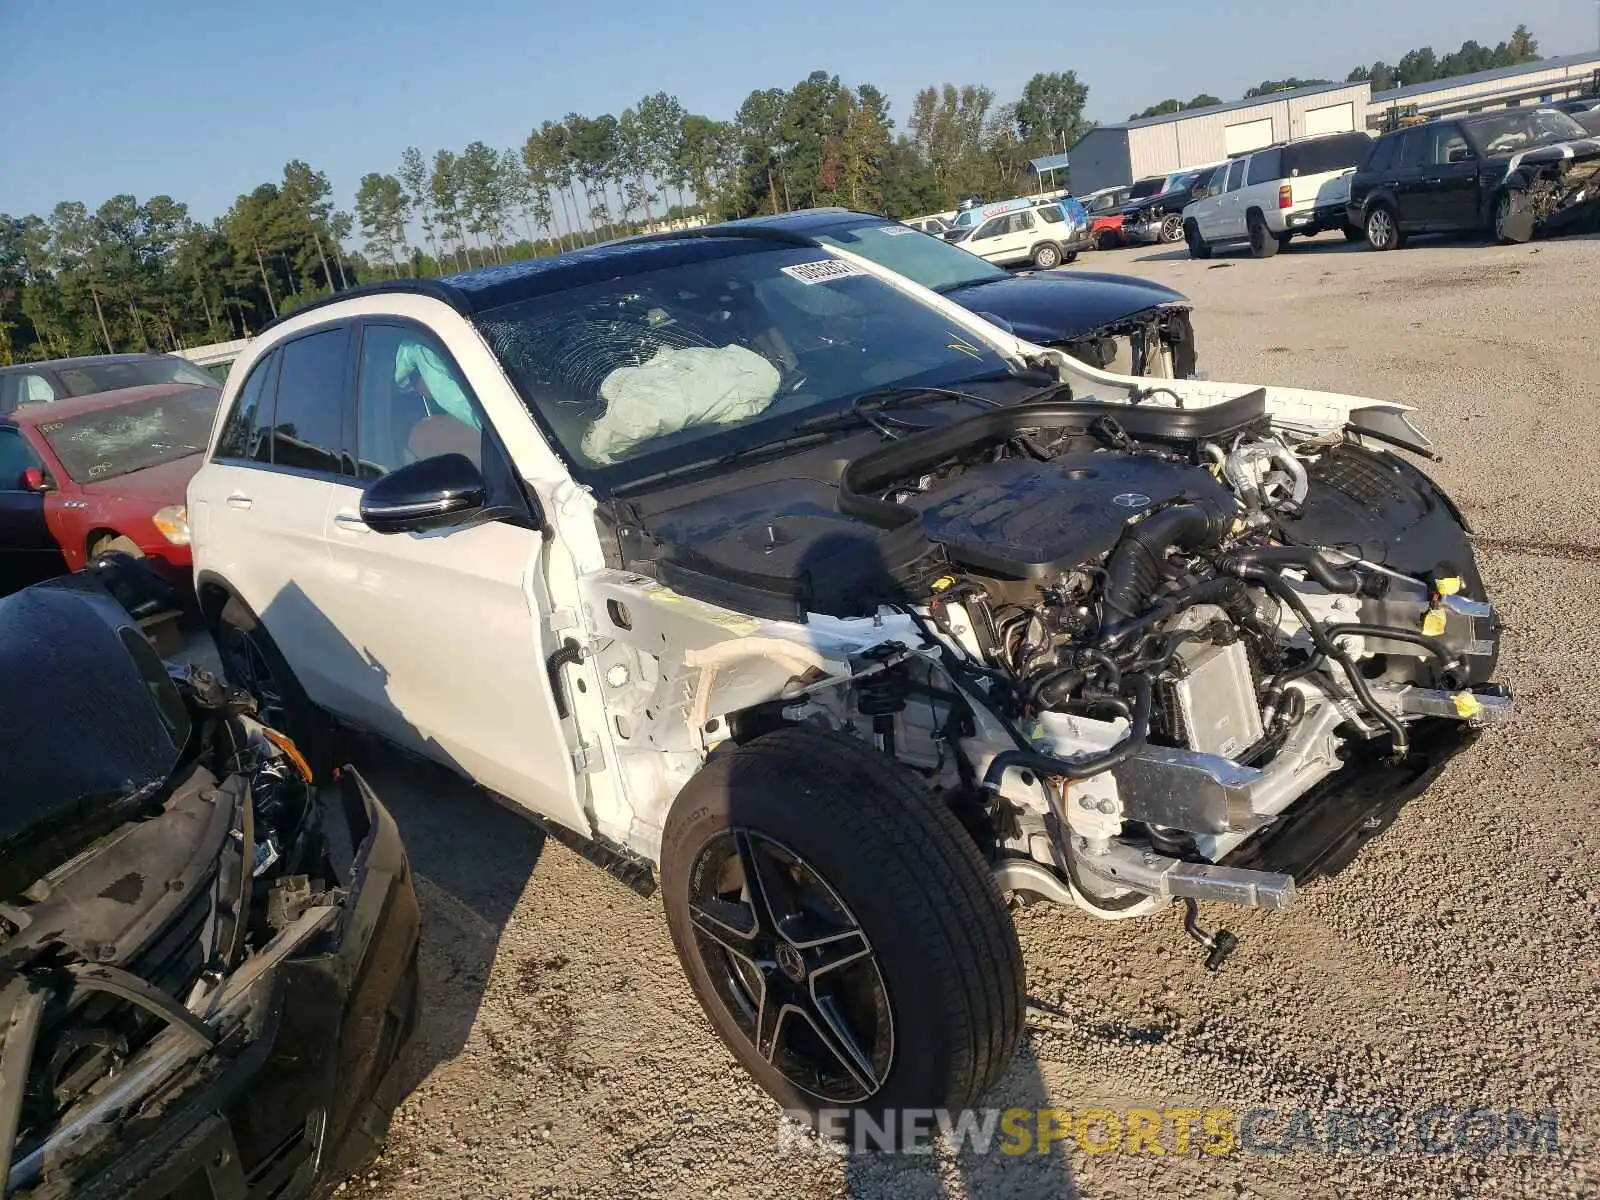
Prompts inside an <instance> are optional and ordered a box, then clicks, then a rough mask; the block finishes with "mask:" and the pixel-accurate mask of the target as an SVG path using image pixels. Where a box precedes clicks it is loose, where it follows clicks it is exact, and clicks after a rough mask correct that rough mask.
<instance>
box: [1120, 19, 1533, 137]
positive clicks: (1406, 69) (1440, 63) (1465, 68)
mask: <svg viewBox="0 0 1600 1200" xmlns="http://www.w3.org/2000/svg"><path fill="white" fill-rule="evenodd" d="M1538 57H1539V43H1538V42H1537V41H1536V40H1535V39H1534V37H1533V35H1532V34H1531V33H1529V32H1528V27H1527V26H1526V25H1518V26H1517V27H1516V29H1514V30H1512V32H1511V37H1510V38H1508V39H1507V40H1506V41H1503V42H1501V43H1499V44H1498V45H1496V46H1494V47H1489V46H1482V45H1479V44H1478V43H1477V42H1474V41H1466V42H1462V43H1461V49H1459V50H1457V51H1455V52H1454V53H1451V54H1445V55H1442V56H1441V55H1438V54H1435V53H1434V51H1433V47H1432V46H1422V47H1419V48H1418V49H1416V50H1410V51H1407V52H1406V54H1405V55H1404V56H1403V57H1402V58H1401V59H1400V61H1399V62H1398V63H1396V64H1395V65H1394V66H1392V67H1391V66H1390V65H1389V64H1388V63H1386V62H1384V61H1382V60H1381V59H1380V60H1379V61H1377V62H1375V63H1373V64H1372V65H1371V66H1362V67H1356V68H1354V69H1353V70H1351V72H1350V73H1349V74H1348V75H1346V76H1345V77H1344V78H1345V82H1346V83H1370V84H1371V85H1372V90H1373V91H1375V92H1385V91H1388V90H1389V89H1390V88H1396V87H1405V86H1409V85H1410V84H1413V83H1433V82H1434V81H1435V80H1439V79H1454V78H1455V77H1456V76H1458V75H1471V74H1473V73H1474V72H1476V71H1488V70H1492V69H1493V68H1495V67H1514V66H1517V65H1519V64H1521V63H1527V62H1534V61H1536V60H1537V59H1538ZM1332 82H1333V80H1331V79H1300V78H1297V77H1295V76H1290V77H1289V78H1287V79H1263V80H1262V81H1261V82H1260V83H1258V84H1256V86H1255V87H1253V88H1250V89H1249V90H1248V91H1246V92H1245V94H1244V96H1243V97H1242V98H1243V99H1245V100H1254V99H1255V98H1256V97H1257V96H1270V95H1271V94H1272V93H1274V92H1287V91H1292V90H1293V89H1295V88H1302V87H1317V86H1319V85H1321V84H1325V83H1332ZM1221 103H1222V101H1221V100H1219V99H1218V98H1217V97H1215V96H1213V95H1210V94H1209V93H1204V92H1203V93H1201V94H1200V95H1198V96H1195V97H1194V98H1193V99H1191V100H1178V99H1175V98H1174V99H1169V100H1163V101H1162V102H1161V103H1160V104H1152V105H1151V106H1150V107H1149V108H1147V109H1145V110H1144V111H1143V112H1136V113H1133V114H1131V115H1130V116H1129V117H1128V120H1130V121H1139V120H1143V119H1144V118H1145V117H1158V116H1165V115H1167V114H1168V113H1176V112H1184V111H1186V110H1188V109H1191V108H1210V107H1211V106H1212V105H1216V104H1221Z"/></svg>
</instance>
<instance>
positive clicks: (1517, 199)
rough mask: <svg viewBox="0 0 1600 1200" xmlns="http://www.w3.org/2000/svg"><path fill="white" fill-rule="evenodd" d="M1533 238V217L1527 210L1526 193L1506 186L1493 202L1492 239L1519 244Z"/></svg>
mask: <svg viewBox="0 0 1600 1200" xmlns="http://www.w3.org/2000/svg"><path fill="white" fill-rule="evenodd" d="M1532 238H1533V217H1532V215H1531V214H1530V213H1529V211H1528V194H1527V193H1526V192H1524V191H1522V190H1520V189H1518V188H1507V189H1506V190H1505V191H1503V192H1501V193H1500V195H1499V196H1498V197H1497V198H1496V199H1495V202H1494V240H1495V241H1497V242H1499V243H1501V244H1502V245H1506V246H1519V245H1522V244H1523V243H1524V242H1527V241H1530V240H1532Z"/></svg>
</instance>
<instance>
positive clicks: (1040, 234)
mask: <svg viewBox="0 0 1600 1200" xmlns="http://www.w3.org/2000/svg"><path fill="white" fill-rule="evenodd" d="M944 236H945V240H946V241H949V242H954V243H955V244H956V245H958V246H960V247H961V248H962V249H963V250H970V251H971V252H972V253H973V254H976V255H977V256H978V257H979V258H982V259H984V260H986V261H988V262H992V263H994V264H995V265H996V266H1000V267H1016V266H1023V265H1028V266H1032V267H1033V268H1034V269H1036V270H1039V271H1048V270H1050V269H1051V268H1052V267H1058V266H1060V265H1061V264H1062V263H1070V262H1074V261H1076V260H1077V257H1078V254H1079V253H1080V252H1081V251H1083V250H1085V249H1087V248H1088V245H1089V241H1088V238H1089V229H1088V223H1087V222H1085V221H1076V220H1072V219H1069V218H1068V217H1067V215H1066V212H1065V210H1063V208H1062V207H1061V202H1060V201H1058V200H1050V201H1039V202H1033V203H1030V204H1029V205H1028V207H1026V208H1022V207H1019V208H1015V209H1012V210H1011V211H1010V212H1004V213H998V214H996V215H995V216H992V217H989V218H988V219H987V220H985V221H983V222H982V223H981V224H975V225H971V226H966V227H962V226H957V227H956V228H954V229H950V230H948V231H946V233H945V235H944Z"/></svg>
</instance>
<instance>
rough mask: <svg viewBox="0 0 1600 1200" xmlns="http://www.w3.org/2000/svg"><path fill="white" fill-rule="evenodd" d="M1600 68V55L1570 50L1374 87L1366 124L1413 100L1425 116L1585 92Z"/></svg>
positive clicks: (1539, 101)
mask: <svg viewBox="0 0 1600 1200" xmlns="http://www.w3.org/2000/svg"><path fill="white" fill-rule="evenodd" d="M1596 71H1600V54H1595V53H1589V54H1568V55H1564V56H1562V57H1561V58H1545V59H1541V60H1539V61H1538V62H1531V63H1523V64H1522V65H1520V66H1516V67H1497V68H1495V69H1494V70H1492V71H1479V72H1477V73H1476V74H1473V75H1458V76H1457V77H1456V78H1454V79H1440V80H1436V81H1435V82H1433V83H1416V84H1412V85H1411V86H1410V87H1398V88H1391V89H1390V90H1389V91H1386V92H1373V93H1372V103H1371V105H1370V107H1369V108H1368V110H1367V112H1368V124H1369V125H1372V126H1377V125H1380V124H1381V123H1382V122H1383V117H1384V114H1385V113H1387V112H1388V111H1389V110H1390V109H1391V108H1398V107H1402V106H1404V105H1408V104H1415V105H1416V106H1417V111H1418V112H1419V113H1421V114H1422V115H1423V116H1438V115H1445V114H1451V115H1453V114H1456V113H1464V112H1477V111H1479V110H1480V109H1485V108H1504V107H1507V106H1508V105H1517V104H1548V103H1550V101H1552V100H1563V99H1565V98H1566V97H1568V96H1573V95H1576V94H1578V93H1579V92H1581V91H1583V89H1584V88H1585V87H1586V86H1588V85H1589V84H1590V83H1591V82H1593V80H1594V78H1595V72H1596Z"/></svg>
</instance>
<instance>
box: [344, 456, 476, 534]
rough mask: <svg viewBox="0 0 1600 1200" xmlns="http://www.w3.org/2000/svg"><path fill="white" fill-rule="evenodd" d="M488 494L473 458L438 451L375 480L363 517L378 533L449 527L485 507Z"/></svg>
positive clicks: (364, 503)
mask: <svg viewBox="0 0 1600 1200" xmlns="http://www.w3.org/2000/svg"><path fill="white" fill-rule="evenodd" d="M488 497H489V492H488V488H487V486H486V485H485V484H484V482H483V474H482V472H480V471H479V470H478V468H477V467H476V466H475V465H473V462H472V460H471V459H470V458H468V457H467V456H466V455H464V454H438V455H435V456H434V457H432V458H424V459H422V460H421V461H419V462H414V463H408V464H407V465H406V466H403V467H400V468H399V469H397V470H394V471H391V472H389V474H387V475H385V476H384V477H383V478H382V479H378V480H375V481H374V482H373V483H372V484H371V486H369V487H368V488H367V490H366V492H365V494H364V495H363V496H362V497H361V519H362V521H364V522H365V523H366V525H367V528H369V529H371V530H372V531H373V532H374V533H419V532H422V531H424V530H428V529H444V528H448V527H449V526H452V525H460V524H462V523H463V522H464V521H466V520H468V519H469V518H471V517H472V516H474V515H476V514H478V513H481V512H483V511H484V508H485V506H486V505H487V504H488V502H489V501H488Z"/></svg>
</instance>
